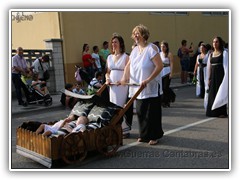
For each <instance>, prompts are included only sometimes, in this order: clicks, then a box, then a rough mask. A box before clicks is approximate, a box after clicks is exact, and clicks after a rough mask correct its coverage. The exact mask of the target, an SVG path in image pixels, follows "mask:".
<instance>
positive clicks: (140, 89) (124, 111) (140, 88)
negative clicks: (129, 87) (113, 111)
mask: <svg viewBox="0 0 240 180" xmlns="http://www.w3.org/2000/svg"><path fill="white" fill-rule="evenodd" d="M139 86H140V85H139ZM144 88H145V87H144V86H143V85H141V86H140V87H139V89H138V90H137V92H136V93H135V94H134V96H133V97H132V98H131V99H129V100H128V102H127V104H126V105H125V106H124V108H123V109H121V110H120V112H119V114H118V116H117V117H116V119H114V122H112V123H113V124H116V123H118V121H119V120H120V119H121V118H122V116H123V115H124V114H125V113H126V111H127V110H128V108H129V107H130V106H131V105H132V103H133V101H134V100H135V99H136V98H137V97H138V95H139V94H140V93H141V92H142V90H143V89H144Z"/></svg>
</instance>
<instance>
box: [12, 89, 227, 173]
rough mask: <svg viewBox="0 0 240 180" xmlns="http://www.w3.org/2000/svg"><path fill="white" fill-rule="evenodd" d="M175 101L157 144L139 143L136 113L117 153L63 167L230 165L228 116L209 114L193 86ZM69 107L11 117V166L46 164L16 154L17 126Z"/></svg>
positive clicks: (57, 114)
mask: <svg viewBox="0 0 240 180" xmlns="http://www.w3.org/2000/svg"><path fill="white" fill-rule="evenodd" d="M175 92H176V94H177V98H176V102H175V103H173V104H172V105H171V107H170V108H163V109H162V113H163V129H164V131H165V136H164V137H163V138H162V139H161V140H160V141H159V144H158V145H155V146H149V145H148V144H146V143H137V142H136V139H137V137H138V123H137V119H136V116H134V124H133V130H132V132H131V133H132V134H131V137H130V138H129V139H126V140H124V144H123V146H121V147H120V148H119V150H118V153H117V154H116V156H114V157H111V158H106V157H103V156H102V155H99V154H91V156H88V157H87V158H86V159H85V160H84V162H82V163H79V164H75V165H70V166H65V167H61V168H64V169H66V168H70V169H142V168H147V169H156V170H158V169H226V170H227V169H228V168H229V159H230V157H229V123H228V119H227V118H207V117H206V116H205V113H204V109H203V100H202V99H199V98H196V97H195V94H194V92H195V89H194V87H192V86H189V87H182V88H179V89H175ZM68 113H69V111H67V110H63V109H60V108H55V109H54V111H50V112H40V113H39V114H38V113H35V114H34V115H32V114H25V115H15V116H13V117H12V141H11V142H12V144H11V147H12V164H11V165H12V168H13V169H15V168H45V167H44V166H42V165H40V164H38V163H36V162H34V161H32V160H30V159H28V158H25V157H22V156H20V155H18V154H16V149H15V144H16V133H15V131H16V128H17V126H19V125H20V124H21V123H22V122H24V121H27V120H38V121H46V120H57V119H59V118H63V117H65V116H66V115H67V114H68Z"/></svg>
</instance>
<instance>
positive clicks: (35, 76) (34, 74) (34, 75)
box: [32, 73, 38, 81]
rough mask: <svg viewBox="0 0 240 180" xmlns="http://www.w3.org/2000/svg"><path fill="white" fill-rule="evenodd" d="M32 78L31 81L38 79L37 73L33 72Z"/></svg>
mask: <svg viewBox="0 0 240 180" xmlns="http://www.w3.org/2000/svg"><path fill="white" fill-rule="evenodd" d="M32 80H33V81H36V80H38V73H33V75H32Z"/></svg>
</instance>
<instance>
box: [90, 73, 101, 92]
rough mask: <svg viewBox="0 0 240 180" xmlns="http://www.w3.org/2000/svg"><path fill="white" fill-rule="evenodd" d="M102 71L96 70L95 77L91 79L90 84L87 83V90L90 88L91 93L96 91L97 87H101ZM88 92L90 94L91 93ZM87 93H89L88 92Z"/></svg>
mask: <svg viewBox="0 0 240 180" xmlns="http://www.w3.org/2000/svg"><path fill="white" fill-rule="evenodd" d="M102 85H103V84H102V73H101V72H98V71H97V72H96V73H95V77H94V78H93V79H92V80H91V82H90V84H89V85H88V90H90V91H91V92H92V93H95V92H97V90H98V89H99V88H101V87H102ZM92 93H90V94H92ZM88 94H89V93H88Z"/></svg>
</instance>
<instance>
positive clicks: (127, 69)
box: [12, 24, 228, 145]
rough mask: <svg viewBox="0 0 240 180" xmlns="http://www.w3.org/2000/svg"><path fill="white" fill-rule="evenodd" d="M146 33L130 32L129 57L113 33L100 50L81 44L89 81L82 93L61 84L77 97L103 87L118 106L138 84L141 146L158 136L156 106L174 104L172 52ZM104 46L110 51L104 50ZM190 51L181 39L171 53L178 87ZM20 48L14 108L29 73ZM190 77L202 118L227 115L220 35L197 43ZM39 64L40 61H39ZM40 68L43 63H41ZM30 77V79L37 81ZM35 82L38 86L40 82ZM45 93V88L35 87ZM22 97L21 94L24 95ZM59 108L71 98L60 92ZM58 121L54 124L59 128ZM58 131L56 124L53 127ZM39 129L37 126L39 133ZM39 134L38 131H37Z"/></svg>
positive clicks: (127, 122)
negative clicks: (201, 106)
mask: <svg viewBox="0 0 240 180" xmlns="http://www.w3.org/2000/svg"><path fill="white" fill-rule="evenodd" d="M149 37H150V32H149V30H148V28H147V27H146V26H144V25H142V24H140V25H137V26H136V27H135V28H134V29H133V30H132V36H131V38H132V39H133V41H134V43H133V46H132V51H131V53H130V54H127V53H126V52H125V44H124V39H123V37H122V36H121V35H119V34H117V33H114V34H113V35H112V37H111V40H110V43H108V42H107V41H105V42H103V48H102V49H101V50H99V48H98V46H93V49H92V54H91V53H90V52H89V49H90V48H89V45H88V44H84V45H83V51H82V62H83V67H84V69H85V70H86V72H87V73H88V75H89V77H90V78H91V79H92V81H91V82H90V83H89V85H88V88H87V89H84V88H83V87H82V84H81V83H80V82H77V83H76V84H75V85H72V84H69V83H67V84H66V86H65V89H67V90H69V91H72V92H74V93H79V94H82V95H86V94H89V92H90V91H89V90H90V89H91V90H92V91H91V93H95V92H96V91H97V90H98V89H99V88H101V86H102V85H103V84H104V83H106V84H107V85H108V87H109V88H108V90H109V91H108V92H109V101H110V102H112V103H114V104H116V105H118V106H120V107H123V108H124V106H125V104H126V103H127V101H128V100H129V99H130V98H132V97H133V96H134V95H135V93H136V92H137V90H138V88H139V86H131V84H138V85H140V86H142V87H144V89H143V90H142V92H141V93H140V94H139V95H138V96H137V99H136V101H135V106H136V115H137V119H138V123H139V138H138V139H137V141H138V142H147V143H148V144H149V145H155V144H157V143H158V140H159V139H160V138H161V137H163V135H164V131H163V129H162V107H170V103H171V102H174V99H175V94H174V92H173V91H172V90H171V88H170V83H171V79H172V76H173V64H174V63H173V54H172V52H171V51H170V48H169V44H168V42H166V41H162V42H160V43H159V42H154V43H151V42H149V41H148V40H149ZM109 47H110V48H109ZM193 51H194V47H193V44H192V43H191V45H190V47H187V41H186V40H182V42H181V47H180V48H179V49H178V52H177V55H178V57H179V58H180V64H181V83H183V84H185V83H187V78H188V75H189V67H190V54H191V53H193ZM21 52H22V49H21V48H19V49H18V51H17V55H16V56H14V57H13V63H12V67H13V69H12V79H13V83H14V85H15V88H16V93H17V98H18V101H19V104H20V105H21V104H24V101H23V100H22V95H21V88H23V90H24V92H25V91H26V89H25V86H24V85H23V84H24V83H23V81H22V80H21V78H20V76H21V75H26V73H27V72H29V71H31V70H29V69H28V68H27V66H26V62H25V61H24V59H23V57H22V54H21ZM194 58H195V62H194V65H193V70H192V71H193V73H192V74H193V78H195V79H197V81H196V96H197V97H201V98H203V99H204V103H203V104H204V107H205V110H206V116H209V117H227V114H228V113H227V103H228V50H227V49H226V48H225V47H224V41H223V40H222V38H221V37H214V38H213V42H212V46H211V45H209V44H205V43H204V42H202V41H201V42H200V43H199V47H198V50H197V52H196V53H195V55H194ZM42 60H44V58H43V57H42ZM40 64H41V61H40V60H39V61H36V63H34V64H33V71H31V72H33V73H35V74H37V75H38V78H39V79H40V80H41V78H42V72H40V71H41V70H42V71H44V68H45V67H44V66H43V65H42V66H41V68H39V65H40ZM42 64H43V63H42ZM38 78H36V80H35V81H39V79H38ZM40 84H41V83H40ZM39 88H40V90H41V91H44V92H45V89H41V87H39ZM25 94H26V98H28V96H27V92H25ZM61 102H62V104H63V105H64V106H66V107H69V108H73V106H74V105H75V104H76V102H77V101H76V99H74V98H73V97H70V96H67V95H65V94H64V93H63V94H62V97H61ZM132 117H133V105H132V106H131V107H130V108H129V110H128V111H127V113H126V116H124V120H123V122H122V129H123V138H127V137H129V136H130V130H131V126H132V119H133V118H132ZM62 125H63V123H61V124H60V126H62ZM57 127H59V126H57ZM43 129H44V127H41V131H42V130H43ZM39 131H40V130H39Z"/></svg>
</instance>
